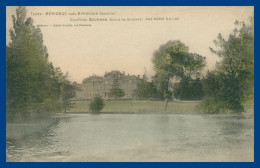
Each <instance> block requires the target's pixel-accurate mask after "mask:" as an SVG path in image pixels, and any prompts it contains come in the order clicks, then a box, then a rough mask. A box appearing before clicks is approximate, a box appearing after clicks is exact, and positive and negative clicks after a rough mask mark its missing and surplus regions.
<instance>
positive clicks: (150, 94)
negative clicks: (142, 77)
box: [135, 82, 158, 99]
mask: <svg viewBox="0 0 260 168" xmlns="http://www.w3.org/2000/svg"><path fill="white" fill-rule="evenodd" d="M135 95H136V96H137V97H138V98H141V99H149V98H158V92H157V88H156V86H155V85H154V83H153V82H144V83H142V84H140V85H138V87H137V89H136V90H135Z"/></svg>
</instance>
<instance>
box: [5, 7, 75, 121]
mask: <svg viewBox="0 0 260 168" xmlns="http://www.w3.org/2000/svg"><path fill="white" fill-rule="evenodd" d="M12 17H13V28H12V29H11V30H10V38H11V42H10V43H9V44H8V45H7V46H6V114H7V119H9V118H11V119H14V118H15V117H21V116H25V118H27V117H28V116H30V115H31V114H36V113H39V112H41V113H46V114H47V113H54V112H58V111H66V109H67V108H68V107H69V101H68V100H69V98H71V97H73V96H74V94H75V93H74V87H73V86H72V84H71V83H70V82H69V80H68V79H67V76H68V75H67V74H66V75H64V74H63V73H62V72H61V70H60V69H59V68H54V67H53V65H52V63H51V62H49V61H48V52H47V47H46V46H44V45H43V36H42V34H41V30H40V29H39V28H37V27H35V26H34V25H33V20H32V19H31V18H26V8H25V7H18V8H17V9H16V16H14V15H13V16H12Z"/></svg>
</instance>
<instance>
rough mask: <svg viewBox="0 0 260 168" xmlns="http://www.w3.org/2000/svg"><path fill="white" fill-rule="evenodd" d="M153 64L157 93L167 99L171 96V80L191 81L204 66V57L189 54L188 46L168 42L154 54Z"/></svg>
mask: <svg viewBox="0 0 260 168" xmlns="http://www.w3.org/2000/svg"><path fill="white" fill-rule="evenodd" d="M153 64H154V68H155V71H156V74H155V76H154V81H155V83H156V84H157V85H158V86H159V93H160V94H161V95H163V97H164V98H166V99H169V98H170V97H172V96H171V94H172V87H171V85H172V83H171V80H173V79H181V81H184V80H185V79H189V80H191V79H192V77H193V76H197V75H198V73H199V71H200V70H202V69H203V68H204V66H205V64H206V63H205V57H202V56H201V55H199V54H196V53H190V52H189V48H188V46H186V45H185V44H183V43H182V42H180V41H168V42H167V43H166V44H164V45H161V46H160V48H159V49H158V50H157V51H155V52H154V56H153Z"/></svg>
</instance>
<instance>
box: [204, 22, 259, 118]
mask: <svg viewBox="0 0 260 168" xmlns="http://www.w3.org/2000/svg"><path fill="white" fill-rule="evenodd" d="M235 24H236V25H237V26H241V27H240V28H239V29H237V28H236V29H234V31H233V33H232V34H230V35H229V37H228V39H227V40H226V39H224V38H223V36H222V35H221V34H219V35H218V38H217V40H215V41H214V43H215V44H216V46H217V47H218V48H217V49H213V48H210V50H211V51H212V53H214V54H216V55H218V56H219V57H220V58H222V59H221V61H220V62H218V63H217V68H216V70H214V71H211V72H208V74H207V77H206V79H205V82H204V91H205V94H206V98H205V100H204V101H203V102H202V104H201V107H202V109H204V111H205V112H210V113H218V112H221V111H231V112H243V111H244V110H245V109H244V106H245V102H246V101H248V99H249V98H250V97H251V100H250V99H249V101H250V102H251V104H253V100H252V99H253V96H250V95H253V94H254V29H253V21H252V22H251V24H250V25H246V24H245V23H244V22H241V23H239V22H236V23H235Z"/></svg>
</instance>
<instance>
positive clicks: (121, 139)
mask: <svg viewBox="0 0 260 168" xmlns="http://www.w3.org/2000/svg"><path fill="white" fill-rule="evenodd" d="M7 132H8V130H7ZM6 145H7V146H6V155H7V156H6V160H7V161H22V162H23V161H25V162H27V161H32V162H34V161H36V162H38V161H47V162H54V161H58V162H60V161H61V162H63V161H65V162H93V161H94V162H96V161H102V162H103V161H104V162H107V161H113V162H114V161H130V162H131V161H159V162H161V161H167V162H176V161H177V162H187V161H188V162H189V161H195V162H196V161H202V162H203V161H217V162H218V161H254V123H253V119H242V118H241V117H239V116H234V115H195V114H194V115H191V114H185V115H184V114H99V115H93V114H66V115H64V116H62V117H59V121H58V122H56V123H55V124H53V125H51V126H49V127H48V128H45V129H43V130H41V131H39V132H37V133H34V134H32V135H28V136H25V137H23V138H20V139H7V141H6Z"/></svg>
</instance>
